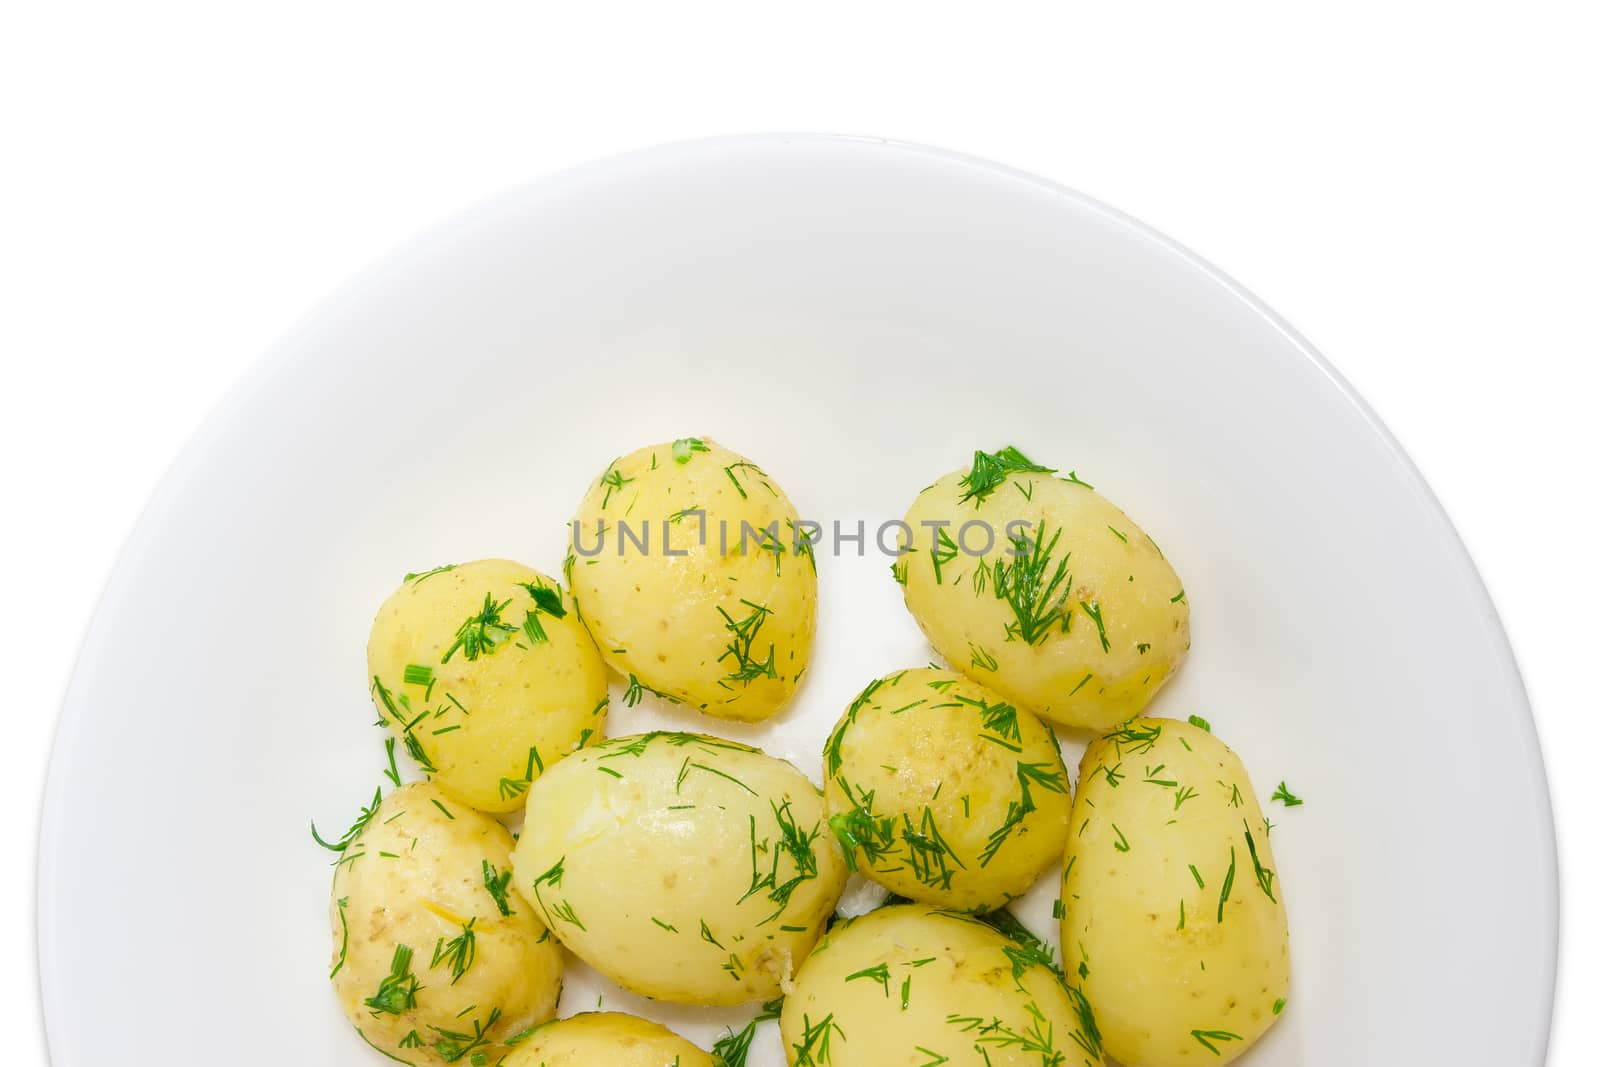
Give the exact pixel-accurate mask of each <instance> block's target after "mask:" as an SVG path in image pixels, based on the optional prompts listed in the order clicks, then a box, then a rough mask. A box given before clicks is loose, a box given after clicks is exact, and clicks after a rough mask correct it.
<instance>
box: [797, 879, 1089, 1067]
mask: <svg viewBox="0 0 1600 1067" xmlns="http://www.w3.org/2000/svg"><path fill="white" fill-rule="evenodd" d="M781 1027H782V1030H783V1044H784V1048H785V1049H786V1050H787V1052H788V1057H789V1063H790V1064H791V1065H796V1067H927V1065H928V1064H941V1065H947V1067H1041V1065H1043V1064H1048V1065H1050V1067H1100V1065H1101V1064H1102V1062H1103V1061H1102V1059H1101V1055H1100V1047H1099V1042H1098V1040H1097V1037H1096V1032H1095V1026H1094V1019H1093V1017H1092V1015H1091V1014H1090V1013H1089V1011H1088V1008H1087V1006H1086V1005H1085V1004H1084V1003H1083V1001H1082V999H1081V998H1079V997H1077V996H1076V995H1075V994H1073V993H1072V992H1071V991H1070V990H1069V989H1068V988H1067V987H1066V986H1065V985H1064V984H1063V983H1062V981H1061V979H1060V976H1059V975H1058V974H1056V973H1055V972H1054V971H1052V970H1051V969H1050V968H1049V967H1048V966H1047V965H1046V964H1045V962H1044V961H1043V960H1042V959H1041V958H1040V957H1039V955H1038V954H1037V953H1036V952H1030V951H1028V950H1027V948H1026V947H1025V946H1023V945H1020V944H1018V943H1016V942H1014V941H1011V940H1010V939H1008V938H1006V937H1005V936H1003V935H1001V934H1000V933H998V932H997V931H995V930H994V929H992V928H990V927H989V926H987V925H985V924H983V923H981V922H979V921H978V920H977V919H973V918H970V917H968V916H964V915H957V914H954V913H952V912H941V911H935V910H933V909H932V908H928V907H925V906H924V905H921V904H903V905H897V906H893V907H887V908H880V909H879V910H877V911H875V912H872V913H870V914H868V915H866V916H864V917H862V918H860V919H855V920H853V921H848V922H841V923H839V924H837V925H835V926H834V928H833V929H832V930H830V931H829V932H828V936H827V937H826V938H824V939H823V942H822V944H820V945H818V946H817V949H816V951H815V952H813V953H812V954H811V957H810V959H808V960H806V963H805V965H804V966H803V967H801V968H800V974H799V976H798V977H797V978H796V979H795V983H794V992H793V993H791V994H789V997H788V998H787V999H786V1000H785V1001H784V1004H783V1015H782V1022H781Z"/></svg>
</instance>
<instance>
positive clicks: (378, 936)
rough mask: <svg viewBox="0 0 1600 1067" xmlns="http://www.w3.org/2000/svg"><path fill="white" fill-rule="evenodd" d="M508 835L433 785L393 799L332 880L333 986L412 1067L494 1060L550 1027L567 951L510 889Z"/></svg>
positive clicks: (370, 1035) (354, 1016)
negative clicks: (518, 1040)
mask: <svg viewBox="0 0 1600 1067" xmlns="http://www.w3.org/2000/svg"><path fill="white" fill-rule="evenodd" d="M510 857H511V834H510V833H509V832H507V830H506V828H505V827H503V826H501V825H500V824H499V823H497V822H495V821H494V820H493V819H490V818H488V817H486V816H483V815H480V814H478V813H477V812H475V811H472V810H471V809H469V808H467V807H465V806H463V805H460V804H457V803H456V802H455V801H453V800H451V799H449V798H448V797H446V796H445V794H444V793H443V792H442V791H441V790H440V789H439V787H438V786H437V785H435V784H433V783H432V782H415V783H412V784H410V785H404V786H401V787H400V788H398V789H396V790H394V791H393V792H392V793H390V794H389V795H388V796H387V797H385V798H384V800H383V802H382V803H381V804H379V805H378V806H377V809H376V811H375V812H373V813H372V814H371V816H370V817H369V818H367V820H366V825H365V826H364V827H363V828H362V829H361V831H360V832H359V833H358V834H357V835H356V836H355V837H354V838H353V839H352V840H351V841H350V843H349V844H348V845H346V846H345V849H344V854H343V856H342V857H341V858H340V860H339V864H338V867H337V869H336V870H335V871H334V876H333V904H332V907H331V909H330V915H331V917H332V920H333V965H332V971H333V988H334V992H335V993H336V994H337V995H338V998H339V1006H340V1007H342V1008H343V1009H344V1013H345V1015H346V1016H348V1017H349V1019H350V1021H351V1022H352V1023H354V1024H355V1027H356V1030H357V1031H358V1032H359V1033H360V1034H361V1036H362V1037H363V1038H365V1039H366V1041H367V1043H368V1044H370V1045H372V1046H373V1047H374V1048H376V1049H378V1051H380V1052H382V1053H384V1054H385V1055H387V1056H389V1057H390V1058H392V1059H397V1060H399V1061H400V1062H402V1063H410V1064H416V1065H418V1067H423V1065H433V1064H443V1063H474V1062H477V1060H476V1059H475V1058H474V1057H476V1056H477V1054H478V1053H480V1052H481V1053H483V1054H484V1055H485V1056H487V1057H488V1058H487V1060H485V1061H484V1062H489V1063H492V1062H494V1061H495V1060H496V1059H498V1057H499V1055H500V1053H501V1052H503V1051H504V1049H503V1048H502V1047H501V1046H502V1045H503V1044H504V1043H505V1042H506V1041H507V1040H508V1039H510V1038H512V1037H514V1036H515V1035H517V1034H519V1033H521V1032H522V1031H524V1030H526V1029H528V1028H529V1027H531V1026H535V1025H537V1024H539V1023H542V1022H544V1021H545V1020H547V1019H550V1018H552V1017H553V1016H554V1015H555V1012H556V1002H557V1000H558V999H559V998H560V996H561V967H562V963H561V950H560V948H559V947H557V945H556V942H555V939H553V938H552V937H550V935H549V932H548V931H547V930H546V929H545V927H544V924H543V923H541V922H540V921H539V917H538V913H537V912H535V911H534V909H533V908H532V907H530V906H529V904H528V902H527V901H526V900H524V899H522V894H521V893H519V892H517V890H516V889H515V888H514V887H512V886H511V885H510Z"/></svg>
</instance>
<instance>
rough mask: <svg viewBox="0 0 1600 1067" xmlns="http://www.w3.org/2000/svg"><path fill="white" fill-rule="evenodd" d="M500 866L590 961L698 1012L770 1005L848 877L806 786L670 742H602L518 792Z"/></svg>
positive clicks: (712, 744) (645, 738)
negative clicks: (521, 799) (521, 813)
mask: <svg viewBox="0 0 1600 1067" xmlns="http://www.w3.org/2000/svg"><path fill="white" fill-rule="evenodd" d="M513 870H514V872H515V875H514V877H515V880H516V884H517V886H518V888H519V889H520V890H521V891H522V893H523V894H524V895H525V896H527V897H528V898H529V900H531V901H532V902H533V905H534V907H535V909H536V910H537V911H538V913H539V914H540V915H541V916H542V917H543V918H544V919H545V921H546V922H547V923H548V924H549V926H550V929H551V930H552V931H553V932H554V933H555V935H556V936H557V937H558V938H560V939H561V942H562V944H564V945H566V946H567V948H569V949H571V950H572V952H573V953H574V954H575V955H577V956H578V957H579V958H580V959H582V960H584V961H585V962H586V963H588V964H589V965H590V966H592V967H594V968H595V969H596V970H598V971H600V972H601V973H603V974H605V975H607V976H609V977H610V978H612V979H613V980H615V981H616V982H618V983H620V984H622V985H623V986H625V987H627V988H628V989H631V990H633V991H634V992H636V993H642V994H644V995H645V996H649V997H655V998H656V999H658V1000H669V1001H675V1002H678V1003H685V1004H708V1005H710V1004H720V1005H727V1004H741V1003H744V1002H746V1001H752V1000H770V999H772V998H773V997H775V996H777V995H778V994H779V993H780V992H781V991H782V989H783V987H784V985H785V984H786V983H787V982H788V981H789V979H790V976H791V975H792V974H793V973H794V969H795V968H796V967H797V966H798V965H799V963H800V961H801V960H803V959H804V958H805V956H806V954H807V953H808V952H809V951H810V950H811V946H812V945H814V944H815V943H816V941H817V938H818V937H819V936H821V934H822V930H823V927H824V926H825V925H826V923H827V921H828V919H829V917H830V916H832V914H833V909H834V906H835V904H837V902H838V900H839V895H840V893H841V892H842V891H843V889H844V883H845V879H846V877H847V873H846V871H845V863H844V855H843V853H842V852H841V851H840V849H839V845H838V842H837V841H835V840H834V838H833V835H832V834H830V833H829V832H828V826H827V820H826V817H825V814H824V811H823V805H822V796H821V794H820V793H819V792H818V791H817V788H816V786H814V785H812V784H811V781H810V780H809V779H807V778H806V777H805V776H804V775H802V774H801V773H800V772H799V771H797V770H795V769H794V768H793V767H791V766H790V765H789V764H787V763H785V762H783V761H782V760H778V759H773V758H772V757H770V756H767V755H765V754H763V753H761V752H758V751H756V750H755V749H752V748H748V747H746V746H744V745H739V744H736V743H734V742H731V741H724V740H721V739H719V738H714V737H704V736H701V735H698V734H683V733H657V734H641V735H638V736H635V737H619V738H613V739H611V740H609V741H606V742H604V743H603V744H600V745H596V746H594V747H592V748H587V749H584V750H583V751H582V752H579V753H576V754H575V755H573V756H570V757H568V758H567V759H565V760H563V761H562V762H561V763H560V764H558V765H557V766H555V767H553V768H551V769H550V771H549V772H548V773H546V774H545V776H544V777H542V778H540V779H539V780H538V781H537V782H535V783H534V784H533V788H532V789H530V790H529V791H528V809H527V818H526V821H525V823H524V826H523V830H522V837H521V838H520V840H519V841H518V842H517V848H516V854H515V857H514V860H513Z"/></svg>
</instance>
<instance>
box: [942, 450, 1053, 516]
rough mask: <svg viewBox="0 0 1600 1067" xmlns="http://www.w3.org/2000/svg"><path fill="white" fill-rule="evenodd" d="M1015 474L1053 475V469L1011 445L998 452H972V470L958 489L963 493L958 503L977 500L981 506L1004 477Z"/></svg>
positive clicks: (963, 478) (964, 477) (962, 480)
mask: <svg viewBox="0 0 1600 1067" xmlns="http://www.w3.org/2000/svg"><path fill="white" fill-rule="evenodd" d="M1017 473H1038V474H1054V473H1055V468H1053V467H1044V466H1041V465H1039V464H1037V463H1035V462H1034V461H1033V460H1031V459H1029V458H1028V457H1027V456H1025V455H1023V454H1022V453H1021V452H1020V451H1018V450H1017V448H1016V446H1014V445H1007V446H1006V447H1004V448H1002V449H1000V450H999V451H998V452H983V451H976V452H973V453H972V469H971V470H970V471H968V472H967V473H966V475H965V476H963V477H962V479H961V482H960V485H961V488H962V489H964V490H966V491H965V492H964V493H962V494H961V498H960V503H963V504H965V503H966V502H967V501H968V500H976V501H977V506H982V504H983V502H984V501H985V500H987V499H988V498H989V494H991V493H993V492H994V491H995V490H996V489H998V488H999V487H1000V485H1001V483H1003V482H1004V481H1005V480H1006V478H1008V477H1009V476H1011V475H1013V474H1017Z"/></svg>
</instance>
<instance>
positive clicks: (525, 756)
mask: <svg viewBox="0 0 1600 1067" xmlns="http://www.w3.org/2000/svg"><path fill="white" fill-rule="evenodd" d="M528 585H533V586H537V587H542V588H544V589H547V590H551V593H549V594H546V595H547V596H554V597H556V598H559V605H560V608H561V610H562V611H564V612H565V615H564V616H558V615H556V614H555V613H554V612H552V611H550V610H548V609H546V608H542V607H539V606H538V604H537V602H536V601H535V600H534V598H533V595H532V594H531V593H530V592H529V590H528V589H527V588H526V587H527V586H528ZM486 597H487V598H489V604H490V605H492V614H491V616H490V618H491V619H492V620H497V621H491V622H489V623H487V624H485V625H484V626H483V627H482V630H483V631H484V632H485V633H487V634H488V640H487V641H484V642H478V643H476V644H470V643H461V644H458V640H459V639H460V638H461V637H462V627H463V625H469V620H478V621H479V622H482V621H483V620H484V618H485V616H484V609H485V606H486V605H485V598H486ZM530 616H532V617H533V619H534V620H535V633H539V632H542V633H543V634H544V638H545V639H544V640H542V641H536V640H534V635H532V634H530V633H529V632H528V631H527V630H526V629H524V626H525V625H526V620H527V619H528V618H529V617H530ZM477 629H478V627H477V626H473V627H472V631H476V630H477ZM472 631H469V633H468V635H467V636H468V637H469V639H470V638H471V637H473V636H474V633H473V632H472ZM408 667H410V668H412V679H413V680H411V681H408V680H407V679H408V674H407V668H408ZM418 668H421V669H422V671H425V672H427V674H426V677H427V679H428V680H427V681H426V682H423V681H422V680H421V678H422V677H423V675H422V673H421V671H418ZM367 675H368V684H369V686H370V687H371V690H372V700H373V704H374V705H375V706H376V707H377V709H378V714H379V716H380V717H382V719H383V721H384V722H385V723H386V724H387V725H388V727H389V729H390V730H391V731H392V732H393V733H394V735H395V736H396V737H397V738H399V739H400V740H401V741H403V742H405V743H406V746H407V748H408V749H409V750H410V751H411V753H412V755H413V756H418V757H419V758H418V763H419V764H421V766H422V769H423V770H424V771H425V772H427V773H428V774H429V776H430V777H432V778H433V780H434V781H436V782H438V783H439V786H440V788H442V789H443V790H444V791H445V792H446V793H448V794H449V795H450V796H451V797H452V798H453V799H455V800H458V801H460V802H461V803H463V804H467V805H469V806H471V807H473V808H476V809H478V810H479V811H486V812H507V811H515V810H516V809H517V808H519V807H521V806H522V804H523V794H524V793H525V792H526V791H527V787H528V784H529V782H530V780H531V779H534V778H537V777H538V776H539V774H540V773H542V771H543V770H544V768H546V767H548V766H550V765H551V764H552V763H554V762H556V761H557V760H559V759H561V758H562V757H563V756H565V755H566V754H567V753H569V752H571V751H573V750H574V749H576V748H578V747H580V746H581V745H583V744H585V743H587V742H588V741H590V740H592V739H593V740H597V739H599V738H601V737H603V736H605V725H606V706H607V696H606V672H605V664H604V663H603V662H602V661H601V659H600V654H599V653H598V652H597V651H596V650H595V647H594V642H593V641H592V640H590V638H589V634H588V631H586V630H585V629H584V627H583V623H582V622H581V621H580V620H579V619H578V616H577V612H576V611H575V610H573V603H572V600H571V599H570V598H569V597H567V596H566V595H565V594H564V593H563V592H562V591H561V586H560V584H559V583H558V582H556V581H554V580H553V579H551V578H549V577H547V576H545V575H543V574H540V573H539V572H538V571H536V570H534V569H533V568H532V567H525V566H523V565H522V564H520V563H513V562H512V561H510V560H504V559H485V560H478V561H476V562H473V563H463V564H460V565H458V566H454V567H450V568H448V569H443V570H439V571H433V572H429V573H426V574H420V575H413V576H410V577H408V578H407V579H406V581H404V582H403V583H401V586H400V588H399V589H397V590H396V591H395V592H394V594H393V595H391V596H390V597H389V599H388V600H386V601H384V604H383V606H382V607H381V608H379V609H378V616H377V619H376V620H375V621H374V622H373V624H372V635H371V637H370V639H369V640H368V642H367Z"/></svg>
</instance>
